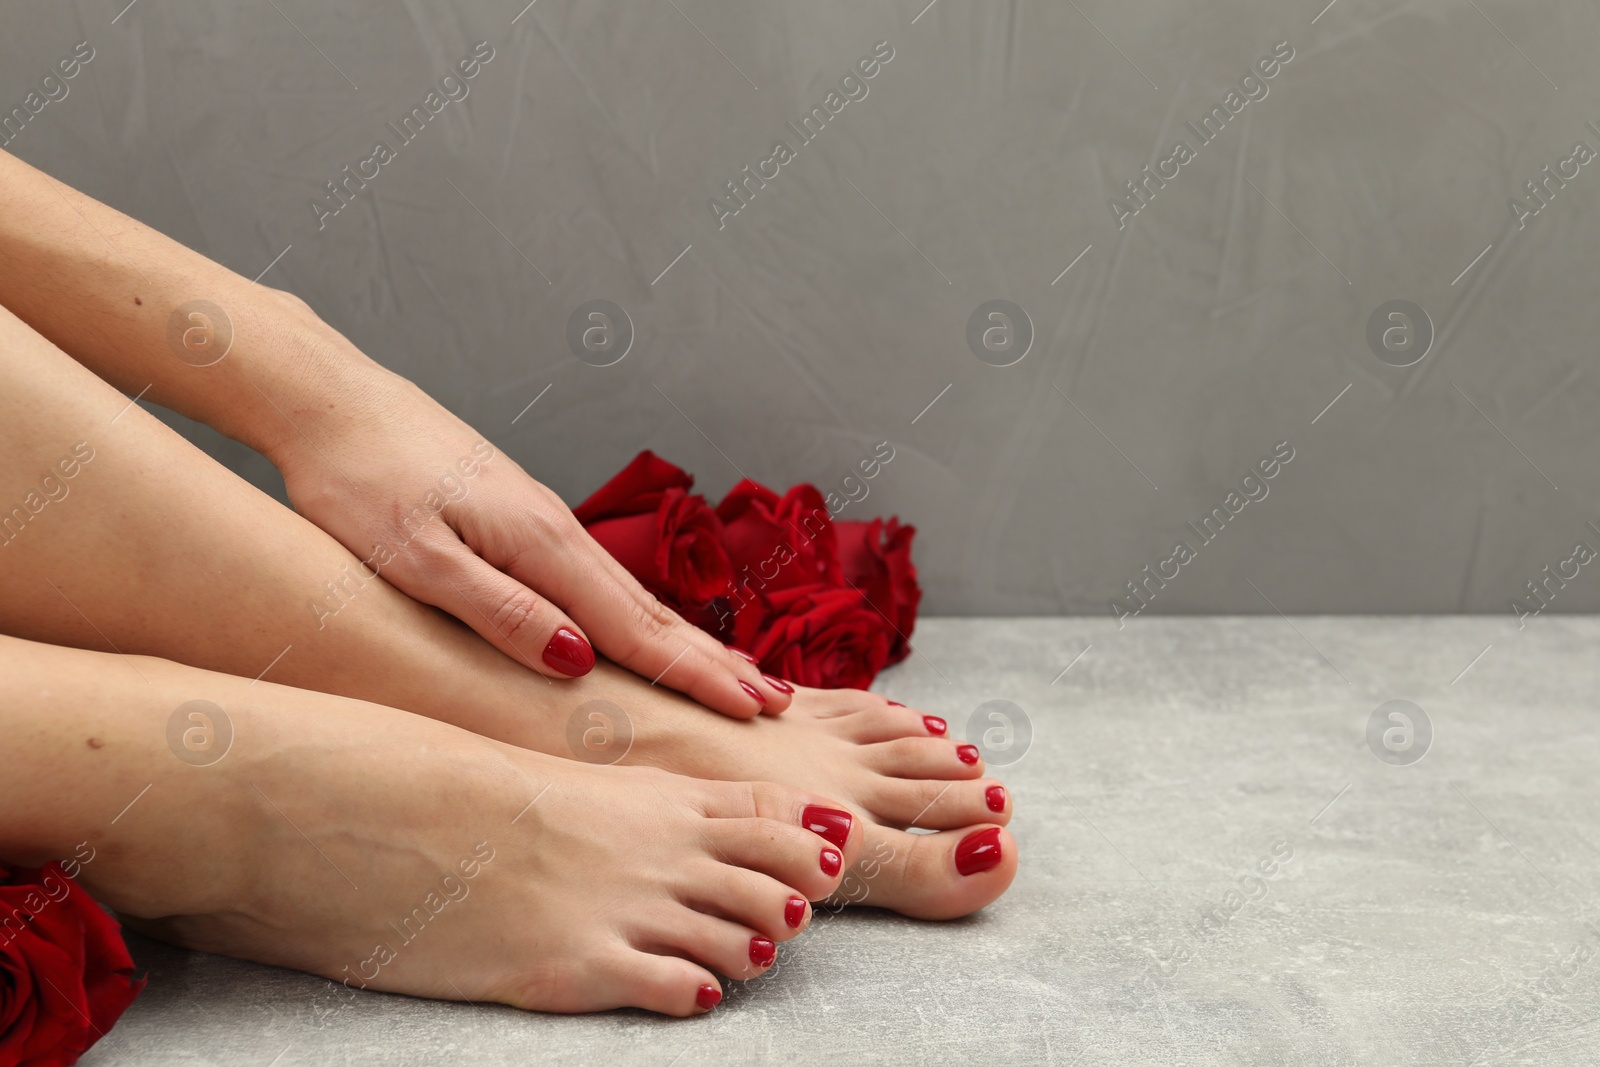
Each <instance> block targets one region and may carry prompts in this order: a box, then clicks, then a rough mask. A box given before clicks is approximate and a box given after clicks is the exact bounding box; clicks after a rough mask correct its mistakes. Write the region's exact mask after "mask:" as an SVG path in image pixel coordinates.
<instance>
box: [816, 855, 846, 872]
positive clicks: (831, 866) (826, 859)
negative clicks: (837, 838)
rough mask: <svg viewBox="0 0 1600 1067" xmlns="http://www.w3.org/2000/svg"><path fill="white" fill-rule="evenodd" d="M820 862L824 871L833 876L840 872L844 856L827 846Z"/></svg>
mask: <svg viewBox="0 0 1600 1067" xmlns="http://www.w3.org/2000/svg"><path fill="white" fill-rule="evenodd" d="M818 862H820V863H821V865H822V873H823V874H825V875H827V876H828V877H829V878H832V877H833V876H834V875H836V874H838V873H839V868H840V867H843V866H844V857H843V856H841V855H839V853H837V852H835V851H834V850H833V849H831V848H825V849H823V850H822V857H821V859H820V860H819V861H818Z"/></svg>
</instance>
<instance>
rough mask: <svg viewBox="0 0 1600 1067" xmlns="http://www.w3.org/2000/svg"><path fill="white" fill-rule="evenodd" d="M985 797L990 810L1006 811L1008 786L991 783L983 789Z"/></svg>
mask: <svg viewBox="0 0 1600 1067" xmlns="http://www.w3.org/2000/svg"><path fill="white" fill-rule="evenodd" d="M983 799H984V801H985V802H987V803H988V805H989V810H990V811H1005V810H1006V787H1005V786H1003V785H991V786H990V787H989V788H988V789H985V790H984V791H983Z"/></svg>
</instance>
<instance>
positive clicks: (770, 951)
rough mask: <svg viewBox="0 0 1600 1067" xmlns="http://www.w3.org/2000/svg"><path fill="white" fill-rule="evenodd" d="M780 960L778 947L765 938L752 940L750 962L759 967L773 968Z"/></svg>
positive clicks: (753, 938)
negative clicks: (776, 960) (775, 962)
mask: <svg viewBox="0 0 1600 1067" xmlns="http://www.w3.org/2000/svg"><path fill="white" fill-rule="evenodd" d="M777 958H778V946H777V945H774V944H773V943H772V942H771V941H768V940H767V939H766V938H764V937H752V938H751V939H750V962H751V963H753V964H755V965H756V966H757V967H771V966H772V961H773V960H775V959H777Z"/></svg>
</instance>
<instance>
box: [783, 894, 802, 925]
mask: <svg viewBox="0 0 1600 1067" xmlns="http://www.w3.org/2000/svg"><path fill="white" fill-rule="evenodd" d="M783 921H784V922H786V923H788V924H789V929H791V930H798V929H800V924H801V923H803V922H805V921H806V898H805V897H790V898H789V902H788V903H787V904H785V905H784V906H783Z"/></svg>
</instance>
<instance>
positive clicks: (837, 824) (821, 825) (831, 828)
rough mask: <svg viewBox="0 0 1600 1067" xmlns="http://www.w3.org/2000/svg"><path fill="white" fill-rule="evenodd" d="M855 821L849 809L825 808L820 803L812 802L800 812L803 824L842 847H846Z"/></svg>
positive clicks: (801, 823)
mask: <svg viewBox="0 0 1600 1067" xmlns="http://www.w3.org/2000/svg"><path fill="white" fill-rule="evenodd" d="M855 821H856V820H855V817H854V816H852V815H851V814H850V813H849V812H848V811H840V810H839V809H838V808H824V807H822V806H821V805H819V804H810V805H808V806H807V807H806V810H805V811H802V812H801V813H800V825H801V826H804V827H805V828H806V829H807V830H810V831H811V832H812V833H814V834H817V835H819V836H821V837H822V838H823V839H824V840H826V841H831V842H832V843H833V844H835V845H838V846H839V847H840V848H844V846H845V842H846V841H849V840H850V827H852V826H854V825H855Z"/></svg>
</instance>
